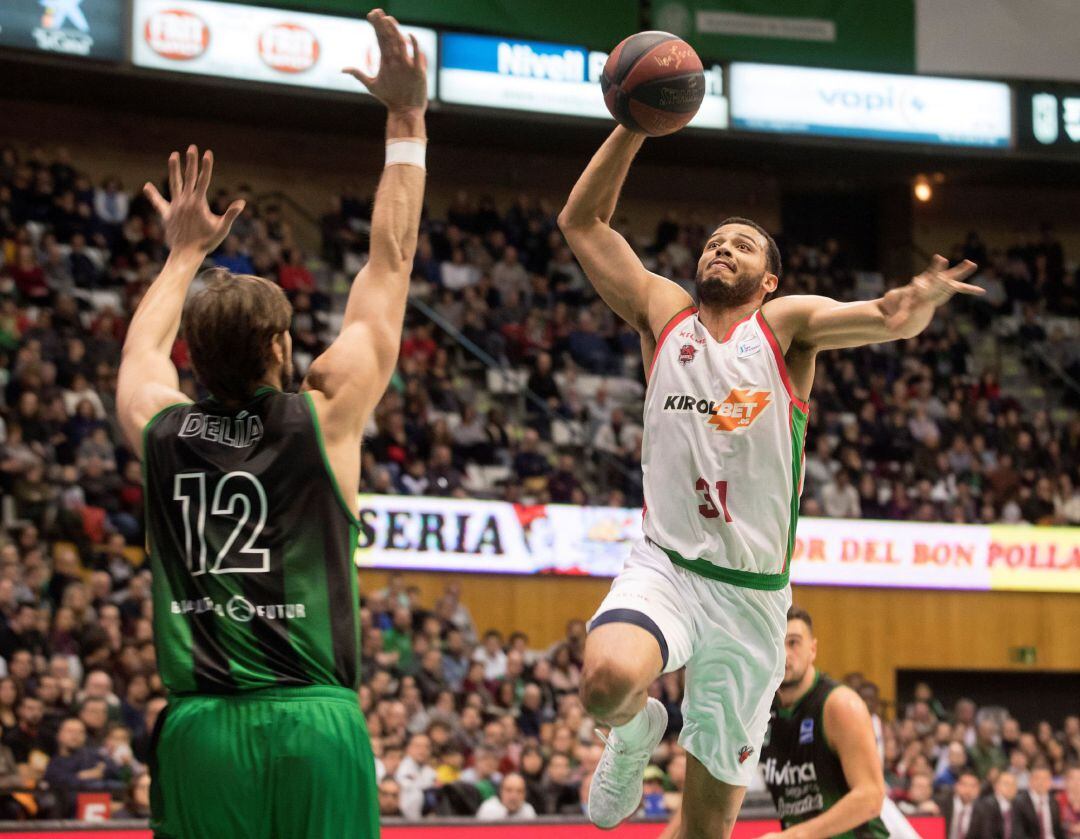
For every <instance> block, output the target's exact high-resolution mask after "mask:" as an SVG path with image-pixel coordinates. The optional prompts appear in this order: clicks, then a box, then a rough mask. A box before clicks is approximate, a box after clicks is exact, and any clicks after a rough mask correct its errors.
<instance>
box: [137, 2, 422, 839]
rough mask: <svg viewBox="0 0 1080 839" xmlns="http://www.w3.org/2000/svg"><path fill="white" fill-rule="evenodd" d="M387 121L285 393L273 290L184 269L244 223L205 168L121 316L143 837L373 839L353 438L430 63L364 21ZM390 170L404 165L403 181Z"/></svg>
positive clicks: (407, 228) (401, 297) (278, 298)
mask: <svg viewBox="0 0 1080 839" xmlns="http://www.w3.org/2000/svg"><path fill="white" fill-rule="evenodd" d="M368 20H369V21H370V22H371V23H372V25H373V26H374V28H375V32H376V35H377V37H378V42H379V49H380V51H381V63H380V67H379V73H378V75H377V76H376V77H374V78H371V77H368V76H366V75H365V74H364V73H362V72H360V71H359V70H347V71H346V72H349V73H351V74H352V75H353V76H355V77H356V78H357V79H359V80H360V81H361V82H363V83H364V84H365V85H366V86H367V88H368V89H369V90H370V92H371V93H372V94H373V95H375V96H376V97H377V98H378V99H379V100H381V101H382V102H383V104H385V105H386V107H387V110H388V116H387V121H386V137H387V150H386V164H387V165H386V168H385V170H384V171H383V174H382V179H381V181H380V183H379V189H378V193H377V195H376V199H375V206H374V210H373V214H372V223H371V247H370V258H369V261H368V263H367V265H366V266H365V267H364V269H363V270H362V271H361V272H360V273H359V275H358V276H357V277H356V280H355V281H354V283H353V286H352V289H351V291H350V293H349V298H348V302H347V304H346V307H345V313H344V320H343V323H342V328H341V333H340V335H339V336H338V337H337V339H336V340H335V341H334V342H333V344H331V346H330V347H329V348H328V349H327V350H326V352H324V353H323V354H322V355H321V356H320V357H319V358H317V359H316V360H315V362H314V363H313V364H312V365H311V369H310V370H309V371H308V374H307V377H306V378H305V379H304V381H303V384H302V386H301V389H300V393H287V392H285V391H284V387H285V385H286V384H287V383H288V382H289V381H290V379H291V375H292V369H291V361H290V358H291V350H292V347H291V340H290V337H289V322H290V320H291V315H292V310H291V307H290V305H289V303H288V301H287V299H286V298H285V295H284V293H283V292H282V290H281V288H280V287H279V286H277V285H274V284H273V283H270V282H268V281H267V280H264V279H261V278H259V277H252V276H236V275H232V274H230V273H229V272H228V271H224V270H222V269H215V270H213V271H211V272H208V279H207V282H206V286H205V288H204V289H202V290H200V291H198V292H197V293H196V294H194V295H193V296H192V298H191V299H190V301H188V302H187V305H186V308H185V299H186V297H187V294H188V289H189V287H190V285H191V283H192V280H193V279H194V278H195V274H196V272H197V271H198V270H199V267H200V266H201V265H202V263H203V261H204V260H205V259H206V257H207V255H208V254H209V253H211V252H212V251H213V250H214V249H215V248H216V247H217V246H218V245H219V244H220V243H221V242H222V240H224V238H225V237H226V236H227V235H228V233H229V229H230V226H231V225H232V222H233V220H234V219H235V218H236V216H237V215H238V214H239V213H240V212H241V210H242V209H243V205H242V202H239V201H238V202H234V203H233V204H232V206H230V207H229V208H228V210H227V211H226V212H225V214H224V215H223V216H220V217H219V216H216V215H214V214H213V213H212V212H211V211H210V208H209V206H208V205H207V201H206V192H207V188H208V187H209V184H210V175H211V169H212V166H213V157H212V155H211V153H210V152H209V151H208V152H206V153H205V154H204V155H203V157H202V162H201V166H200V162H199V157H198V151H197V149H196V148H195V147H194V146H191V147H190V148H188V150H187V155H186V159H185V161H184V162H183V165H182V164H181V160H180V155H179V154H177V153H174V154H173V155H172V156H171V157H170V159H169V186H170V192H171V201H165V199H164V198H162V196H161V195H160V194H159V193H158V191H157V190H156V189H154V187H153V186H151V185H149V184H147V186H146V193H147V196H148V197H149V198H150V200H151V201H152V202H153V205H154V207H155V208H156V209H157V211H158V212H159V213H161V215H162V218H163V221H164V227H165V238H166V242H167V244H168V245H169V249H170V253H169V258H168V260H167V261H166V263H165V266H164V268H163V269H162V271H161V274H160V275H159V276H158V278H157V279H156V280H155V281H154V283H153V285H152V286H151V287H150V289H149V291H148V292H147V293H146V296H145V297H144V298H143V300H142V303H141V304H140V305H139V307H138V310H137V311H136V312H135V315H134V317H133V318H132V322H131V326H130V329H129V332H128V336H127V340H126V341H125V343H124V352H123V360H122V362H121V367H120V380H119V387H118V393H117V404H118V409H119V414H120V420H121V423H122V425H123V429H124V433H125V436H126V437H127V439H128V441H129V442H130V444H131V445H132V447H133V448H134V449H135V451H136V452H138V453H139V455H140V456H141V457H142V461H143V468H144V482H145V486H146V505H147V537H148V546H149V551H150V563H151V565H150V567H151V568H152V570H153V605H154V635H155V643H156V648H157V659H158V667H159V669H160V672H161V677H162V681H163V682H164V683H165V686H166V687H167V689H168V691H169V705H168V708H167V710H166V712H164V713H163V714H162V715H161V717H159V719H158V724H157V726H156V728H155V733H154V741H155V747H154V759H153V761H152V772H153V790H152V796H151V803H152V814H153V816H152V822H151V823H152V827H153V829H154V831H155V836H156V837H159V839H181V837H182V838H183V839H188V837H192V839H194V837H199V839H207V837H210V839H215V838H216V837H221V838H222V839H225V837H228V839H245V837H252V839H254V838H255V837H259V839H263V837H271V839H298V837H310V839H316V838H318V839H341V838H342V837H350V839H352V837H357V839H374V837H377V836H378V834H379V824H378V805H377V794H376V789H375V777H374V763H373V759H372V754H371V747H370V744H369V742H368V738H367V732H366V730H365V726H364V718H363V716H362V715H361V713H360V710H359V707H358V703H357V696H356V690H357V688H358V684H359V672H358V671H359V660H360V659H359V619H358V614H357V611H358V605H359V604H358V594H357V581H356V574H355V570H354V568H353V563H352V557H353V551H354V549H355V545H356V538H357V533H358V526H359V525H358V522H357V518H356V512H357V511H356V500H355V499H356V494H355V493H356V487H357V486H358V484H359V477H360V439H361V432H362V429H363V428H364V424H365V423H366V422H367V419H368V416H369V415H370V414H371V411H372V410H373V408H374V407H375V405H376V403H377V402H378V401H379V399H380V397H381V396H382V394H383V391H384V390H385V388H386V385H387V383H388V381H389V379H390V376H391V374H392V372H393V370H394V366H395V363H396V360H397V354H398V345H399V343H400V340H401V327H402V321H403V319H404V314H405V304H406V295H407V291H408V285H409V275H410V272H411V268H412V261H413V254H414V252H415V249H416V239H417V230H418V226H419V220H420V209H421V204H422V201H423V193H424V179H425V168H424V165H425V143H426V139H425V137H426V134H425V124H424V111H425V109H426V106H427V81H426V65H425V59H424V57H423V55H422V54H421V53H420V50H419V48H418V45H417V43H416V40H415V39H412V41H411V45H410V43H409V42H408V41H407V40H406V39H405V38H404V37H403V36H402V34H401V33H400V31H399V30H398V28H397V25H396V22H395V21H394V19H393V18H390V17H387V16H386V15H385V14H383V13H382V12H381V11H380V10H375V11H373V12H372V13H371V14H370V15H368ZM399 164H400V165H399ZM181 309H184V335H185V338H186V340H187V343H188V347H189V350H190V352H191V358H192V363H193V366H194V368H195V372H196V374H197V376H198V377H199V379H200V381H201V382H202V384H203V385H204V386H205V388H206V389H207V390H208V391H209V393H210V396H209V397H208V398H206V399H204V400H203V401H201V402H196V403H192V402H190V401H189V400H188V399H187V398H186V397H185V396H184V394H183V393H181V392H180V390H179V380H178V376H177V371H176V369H175V368H174V367H173V365H172V362H171V361H170V351H171V350H172V346H173V342H174V340H175V339H176V335H177V331H178V329H179V328H180V322H181Z"/></svg>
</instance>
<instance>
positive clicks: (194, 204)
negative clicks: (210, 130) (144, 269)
mask: <svg viewBox="0 0 1080 839" xmlns="http://www.w3.org/2000/svg"><path fill="white" fill-rule="evenodd" d="M213 171H214V153H213V152H212V151H210V150H209V149H207V150H206V151H205V152H204V153H203V158H202V167H201V168H200V166H199V150H198V149H197V148H196V147H195V146H188V150H187V154H186V156H185V161H184V171H183V174H181V172H180V152H175V151H174V152H173V153H172V154H171V155H169V191H170V192H171V193H172V201H166V200H165V199H164V198H162V197H161V193H160V192H158V191H157V188H156V187H155V186H154V185H153V184H151V183H148V184H146V186H144V187H143V192H144V193H145V194H146V197H147V198H149V199H150V202H151V203H152V204H153V205H154V209H155V210H157V211H158V212H159V213H160V214H161V219H162V221H163V222H164V224H165V244H167V245H168V246H169V249H170V250H174V251H177V250H184V249H188V250H200V251H204V252H206V253H209V252H210V251H212V250H214V249H215V248H217V246H218V245H220V244H221V242H222V240H224V238H225V237H226V236H228V235H229V229H230V228H231V227H232V223H233V221H234V220H235V219H236V217H237V216H238V215H240V213H242V212H243V211H244V202H243V201H240V200H237V201H233V202H232V204H230V205H229V208H228V209H227V210H226V211H225V215H223V216H218V215H214V213H212V212H211V211H210V205H209V204H208V203H207V202H206V190H207V187H209V186H210V175H211V174H213Z"/></svg>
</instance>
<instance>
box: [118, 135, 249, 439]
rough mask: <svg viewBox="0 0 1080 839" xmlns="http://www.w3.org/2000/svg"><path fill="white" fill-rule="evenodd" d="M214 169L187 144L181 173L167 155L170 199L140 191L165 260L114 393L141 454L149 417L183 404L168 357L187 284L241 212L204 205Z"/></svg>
mask: <svg viewBox="0 0 1080 839" xmlns="http://www.w3.org/2000/svg"><path fill="white" fill-rule="evenodd" d="M213 171H214V154H213V152H211V151H210V150H209V149H207V151H206V152H205V153H204V154H203V157H202V166H201V167H200V165H199V150H198V149H197V148H195V146H189V147H188V150H187V154H186V155H185V162H184V170H183V172H181V170H180V154H179V152H173V153H172V155H171V156H170V157H169V192H170V194H171V198H172V200H171V201H166V200H165V199H164V198H162V197H161V193H159V192H158V191H157V189H156V188H155V187H154V186H153V184H149V183H148V184H146V186H145V187H143V191H144V192H145V193H146V196H147V198H149V199H150V202H151V203H152V204H153V205H154V209H155V210H157V211H158V212H159V213H160V214H161V218H162V222H163V224H164V226H165V242H166V244H167V245H168V246H169V258H168V259H167V260H165V266H164V267H163V268H162V269H161V273H160V274H158V276H157V279H155V280H154V282H153V283H152V284H151V286H150V288H149V290H147V292H146V295H145V296H144V297H143V299H142V302H140V303H139V307H138V309H136V310H135V314H134V316H133V317H132V318H131V325H130V326H129V327H128V333H127V337H126V338H125V340H124V349H123V353H122V355H121V359H120V372H119V377H118V381H117V388H116V408H117V415H118V417H119V419H120V426H121V428H123V430H124V436H125V437H126V438H127V441H128V444H129V445H130V446H131V448H132V450H133V451H135V453H136V454H138V455H139V456H140V457H142V432H143V429H144V428H145V427H146V424H147V423H148V422H149V421H150V420H151V419H152V418H153V416H154V414H156V413H157V412H158V411H160V410H161V409H162V408H165V407H167V406H169V405H173V404H176V403H177V402H188V401H190V400H188V398H187V397H186V396H185V395H184V394H183V393H181V392H180V380H179V376H178V375H177V372H176V367H174V366H173V363H172V359H171V358H170V355H171V353H172V347H173V342H174V341H175V340H176V333H177V331H179V329H180V317H181V315H182V313H183V310H184V300H185V299H186V298H187V293H188V289H189V288H190V287H191V281H192V280H194V279H195V274H196V273H197V272H198V270H199V267H200V266H201V265H202V263H203V260H204V259H206V255H207V254H208V253H210V252H211V251H213V250H214V249H216V248H217V246H218V245H220V244H221V242H222V240H224V238H225V237H226V236H227V235H229V229H230V228H231V227H232V223H233V221H234V220H235V219H236V217H237V216H238V215H240V213H241V212H242V211H243V209H244V202H243V201H234V202H233V203H232V204H231V205H230V206H229V208H228V210H226V211H225V214H224V215H223V216H216V215H214V213H212V212H211V211H210V206H209V204H207V202H206V190H207V187H209V186H210V176H211V175H212V174H213Z"/></svg>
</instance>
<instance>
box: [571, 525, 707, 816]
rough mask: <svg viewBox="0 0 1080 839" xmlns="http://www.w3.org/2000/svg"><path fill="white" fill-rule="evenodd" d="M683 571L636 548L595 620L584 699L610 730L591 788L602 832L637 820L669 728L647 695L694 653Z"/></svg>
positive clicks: (659, 556) (662, 712) (642, 547)
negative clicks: (648, 771) (649, 768)
mask: <svg viewBox="0 0 1080 839" xmlns="http://www.w3.org/2000/svg"><path fill="white" fill-rule="evenodd" d="M685 573H686V572H683V571H682V569H679V568H676V567H675V566H673V565H672V564H671V562H670V561H669V560H668V558H667V557H666V556H664V555H663V554H661V553H660V552H659V551H657V550H655V549H654V548H652V547H650V546H649V545H648V544H646V543H639V544H638V545H636V546H635V547H634V549H633V551H631V555H630V559H629V560H628V561H627V563H626V566H625V567H624V568H623V571H622V572H621V573H620V574H619V576H618V577H617V578H616V579H615V581H614V582H613V583H612V586H611V591H610V592H609V593H608V595H607V597H605V598H604V602H603V603H602V604H601V605H600V608H599V609H598V610H597V612H596V615H595V616H594V617H593V619H592V621H590V632H589V637H588V638H587V639H586V642H585V667H584V670H583V672H582V686H581V694H582V700H583V702H584V704H585V707H586V709H587V710H588V712H589V713H590V714H591V715H592V716H593V717H594V718H595V719H596V720H598V721H599V722H602V723H605V724H607V725H610V726H611V727H612V728H611V732H610V734H609V735H608V736H607V738H606V743H605V749H604V754H603V755H602V756H601V758H600V762H599V763H598V764H597V767H596V771H595V772H594V774H593V777H592V783H591V786H590V787H589V804H588V811H589V818H590V819H591V820H592V821H593V823H594V824H596V825H598V826H599V827H605V828H609V827H615V826H616V825H617V824H619V822H621V821H623V820H624V819H626V818H629V817H630V816H631V815H633V813H634V811H635V810H636V809H637V807H638V805H639V804H640V802H641V778H642V775H643V773H644V771H645V767H646V765H647V764H648V761H649V757H650V755H651V754H652V751H653V749H654V748H656V746H657V744H658V743H659V742H660V740H661V739H662V738H663V736H664V732H665V730H666V729H667V711H666V710H665V708H664V706H663V704H662V703H661V702H659V701H658V700H656V699H650V698H649V697H648V694H647V691H648V688H649V685H650V684H652V682H653V681H654V680H655V679H656V678H657V677H658V676H659V675H660V674H661V673H662V672H664V671H665V670H674V669H678V668H679V667H681V666H682V665H683V663H685V661H686V660H687V658H689V656H690V653H691V651H692V649H693V641H694V639H693V620H692V610H693V604H692V602H690V599H689V598H690V595H691V594H692V592H690V591H688V589H687V588H686V586H685V584H684V581H683V580H682V578H681V577H680V575H682V574H685Z"/></svg>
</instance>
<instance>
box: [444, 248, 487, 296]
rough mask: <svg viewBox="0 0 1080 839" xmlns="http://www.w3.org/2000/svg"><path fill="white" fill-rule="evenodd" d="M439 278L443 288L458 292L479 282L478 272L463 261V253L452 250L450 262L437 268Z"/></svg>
mask: <svg viewBox="0 0 1080 839" xmlns="http://www.w3.org/2000/svg"><path fill="white" fill-rule="evenodd" d="M439 277H440V278H441V279H442V284H443V288H446V289H449V290H450V291H460V290H461V289H463V288H468V287H469V286H473V285H476V284H477V283H478V282H479V281H480V272H479V271H478V270H477V269H476V266H474V265H470V264H469V263H468V262H466V261H465V251H463V250H462V249H461V248H454V250H453V252H452V253H451V254H450V261H449V262H443V263H442V265H440V266H439Z"/></svg>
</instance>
